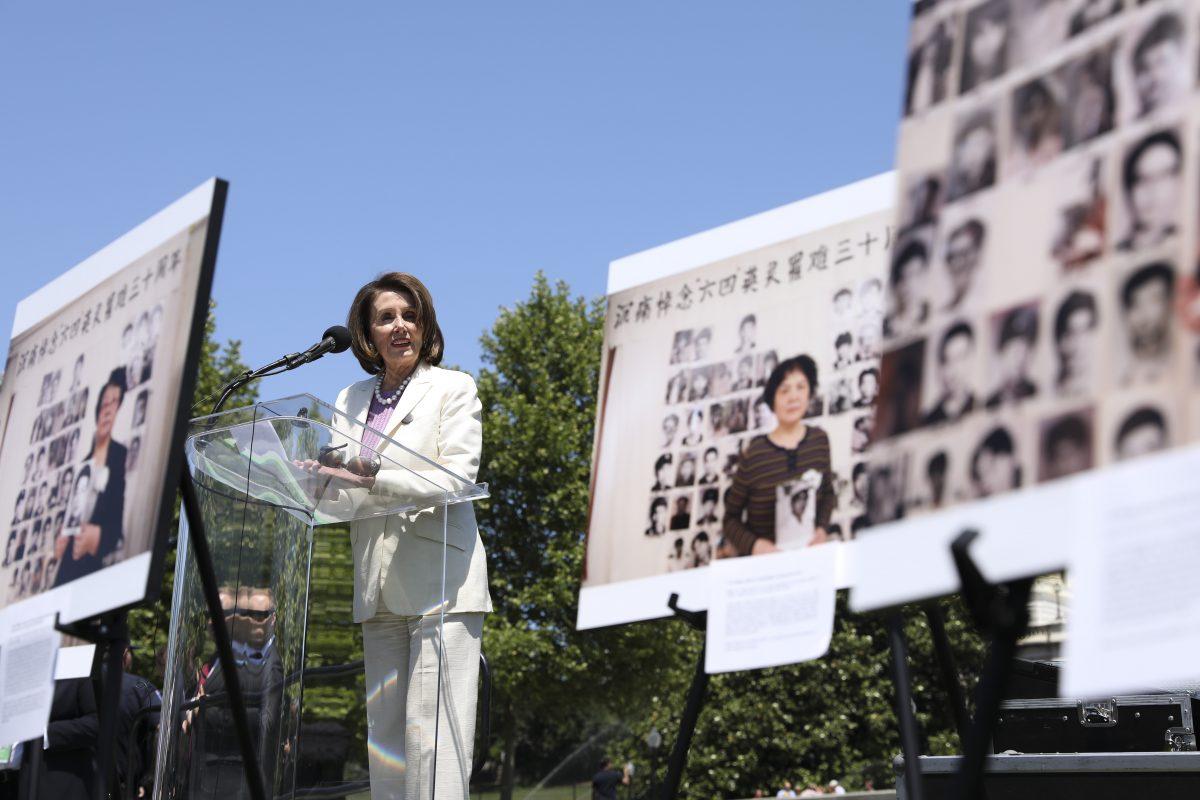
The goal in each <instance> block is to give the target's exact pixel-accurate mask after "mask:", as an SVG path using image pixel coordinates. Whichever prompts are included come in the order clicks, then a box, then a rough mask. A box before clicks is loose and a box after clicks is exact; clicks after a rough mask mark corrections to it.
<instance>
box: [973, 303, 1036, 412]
mask: <svg viewBox="0 0 1200 800" xmlns="http://www.w3.org/2000/svg"><path fill="white" fill-rule="evenodd" d="M993 328H994V338H993V344H994V346H993V350H992V364H993V368H992V369H991V370H990V372H991V373H992V374H993V376H994V381H993V388H992V391H991V393H990V394H989V395H988V398H987V403H986V405H987V408H988V409H995V408H999V407H1000V406H1002V405H1005V404H1008V403H1017V402H1020V401H1022V400H1028V399H1030V398H1032V397H1034V396H1035V395H1036V394H1037V393H1038V385H1037V382H1036V381H1035V380H1034V379H1033V375H1032V368H1033V357H1034V351H1035V349H1036V348H1037V341H1038V304H1037V303H1026V304H1025V305H1020V306H1017V307H1015V308H1010V309H1008V310H1007V311H1003V312H1000V314H998V315H997V316H996V317H995V319H994V320H993Z"/></svg>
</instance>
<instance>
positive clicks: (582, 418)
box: [477, 274, 682, 800]
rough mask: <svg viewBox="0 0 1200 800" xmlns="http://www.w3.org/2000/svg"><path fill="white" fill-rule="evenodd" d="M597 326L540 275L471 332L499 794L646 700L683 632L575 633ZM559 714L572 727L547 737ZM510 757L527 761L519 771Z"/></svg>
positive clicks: (587, 305)
mask: <svg viewBox="0 0 1200 800" xmlns="http://www.w3.org/2000/svg"><path fill="white" fill-rule="evenodd" d="M603 325H604V312H603V306H602V304H601V303H599V302H587V301H585V300H584V299H582V298H579V297H574V298H573V297H571V295H570V292H569V290H568V288H567V286H566V285H565V284H563V283H558V284H557V285H554V286H551V285H550V283H549V282H548V281H547V280H546V278H545V277H544V276H543V275H541V274H539V275H538V276H537V278H536V279H535V281H534V285H533V288H532V291H531V292H530V295H529V297H528V298H527V299H526V300H524V301H523V302H521V303H518V304H517V305H516V306H514V307H513V308H504V309H501V311H500V314H499V316H498V318H497V319H496V322H495V324H494V325H493V326H492V329H491V331H490V332H488V333H486V334H485V335H484V336H483V337H482V340H481V343H482V349H483V361H484V365H485V366H484V368H483V369H482V370H481V372H480V374H479V381H478V383H479V394H480V397H481V399H482V402H483V421H484V449H483V462H482V464H481V467H480V480H483V481H486V482H487V483H488V485H489V488H490V490H491V497H490V499H488V500H486V501H483V502H481V503H480V504H479V505H478V507H477V511H478V513H479V522H480V527H481V529H482V532H483V540H484V544H485V546H486V547H487V551H488V569H489V575H490V579H491V591H492V600H493V603H494V604H495V613H493V614H491V615H490V616H489V618H488V620H487V624H486V625H485V626H484V642H483V646H484V652H485V654H486V655H487V657H488V659H489V661H490V663H491V665H492V670H493V673H494V676H495V678H494V686H495V695H494V698H493V715H494V717H493V718H494V720H495V722H494V728H495V731H496V733H497V738H498V740H499V742H500V745H501V750H502V754H503V757H502V761H503V764H504V769H503V777H504V791H503V794H502V796H503V797H504V798H505V800H507V799H508V798H509V797H511V792H512V786H513V782H514V780H515V778H516V777H517V773H518V772H520V774H521V777H522V778H523V779H536V778H538V777H541V775H544V774H545V771H547V770H548V769H550V768H552V766H553V762H554V761H557V760H558V758H560V757H561V755H565V752H560V751H562V750H568V751H569V750H570V749H572V748H574V747H575V746H576V745H578V744H579V743H580V742H581V741H583V740H584V739H586V738H587V736H588V734H587V733H586V730H585V729H586V728H587V726H595V725H597V724H599V725H600V726H603V725H606V724H609V723H610V721H619V720H620V719H622V718H625V717H628V716H629V715H630V714H632V713H635V710H636V709H637V708H638V707H639V705H641V704H642V703H643V702H646V701H648V700H649V698H650V697H651V696H652V693H653V691H654V690H655V688H656V687H657V686H658V685H659V684H660V682H661V681H662V680H663V679H664V670H665V669H666V668H668V667H670V666H671V664H672V661H673V653H674V651H675V650H676V649H677V648H678V646H679V644H680V636H681V635H682V632H681V631H680V630H678V629H677V628H676V627H675V626H669V625H664V624H647V625H637V626H629V627H623V628H614V629H606V630H600V631H590V632H582V633H581V632H577V631H576V630H575V615H576V604H577V598H578V593H579V579H580V575H581V574H582V569H583V542H584V530H585V528H586V526H587V512H588V478H589V474H590V470H591V451H592V431H593V423H594V421H595V416H596V408H595V403H596V399H595V398H596V386H597V383H598V369H599V365H600V348H601V346H602V340H603ZM664 602H665V598H664ZM548 720H555V722H554V723H548V722H547V721H548ZM560 720H563V721H565V720H577V721H578V722H579V727H574V726H568V727H572V730H570V731H564V730H561V728H559V729H558V730H556V731H555V734H557V735H556V736H550V735H547V734H548V732H549V731H550V730H551V729H552V728H554V726H555V725H558V723H559V721H560ZM523 745H528V746H527V747H523ZM518 753H521V754H522V756H523V757H524V758H529V759H533V761H532V762H531V763H529V764H528V765H527V767H528V768H524V767H522V766H521V764H520V763H519V762H518V759H517V755H518Z"/></svg>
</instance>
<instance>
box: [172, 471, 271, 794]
mask: <svg viewBox="0 0 1200 800" xmlns="http://www.w3.org/2000/svg"><path fill="white" fill-rule="evenodd" d="M179 488H180V490H181V491H182V493H183V511H184V514H185V515H186V516H187V523H188V536H189V539H190V540H191V543H192V548H193V552H194V553H195V556H196V569H197V571H198V572H199V573H200V584H201V586H202V588H203V590H204V601H205V603H206V604H207V605H208V618H209V622H210V623H211V624H212V631H213V638H214V639H215V640H216V644H217V658H218V659H219V660H220V663H221V670H222V671H223V672H224V673H225V691H226V694H228V696H229V710H230V712H231V714H232V715H233V723H234V727H235V729H236V731H237V738H238V746H239V748H240V749H241V754H242V768H243V770H244V772H245V774H246V785H247V787H248V788H249V790H250V800H265V799H266V793H265V792H264V790H263V775H262V770H261V769H259V766H258V756H257V755H256V754H255V752H254V740H253V739H252V738H251V736H250V724H249V722H248V718H247V716H246V701H245V698H244V697H243V696H242V684H241V681H240V680H239V679H238V673H237V665H236V664H235V663H234V660H233V646H232V644H231V643H230V639H229V628H227V627H226V625H225V610H224V609H223V608H221V597H220V593H219V591H218V588H219V587H218V586H217V574H216V570H215V569H214V568H213V560H212V552H211V551H210V550H209V548H208V536H207V534H206V533H205V528H204V520H203V518H202V517H201V516H200V502H199V500H198V499H197V498H196V485H195V483H193V481H192V476H191V474H190V473H188V471H187V470H186V469H185V470H183V473H182V477H181V479H180V486H179Z"/></svg>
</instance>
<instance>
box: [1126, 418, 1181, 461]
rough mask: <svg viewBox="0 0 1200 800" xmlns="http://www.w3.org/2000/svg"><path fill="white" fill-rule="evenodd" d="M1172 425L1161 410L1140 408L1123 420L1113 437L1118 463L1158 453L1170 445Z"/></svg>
mask: <svg viewBox="0 0 1200 800" xmlns="http://www.w3.org/2000/svg"><path fill="white" fill-rule="evenodd" d="M1170 441H1171V436H1170V425H1169V423H1168V422H1167V417H1166V415H1165V414H1164V413H1163V412H1162V410H1161V409H1159V408H1155V407H1154V406H1151V405H1144V406H1139V407H1137V408H1135V409H1133V410H1132V411H1130V412H1129V413H1128V414H1126V415H1125V417H1124V418H1123V419H1122V420H1121V423H1120V424H1119V425H1118V426H1117V431H1116V434H1115V435H1114V437H1113V448H1114V452H1115V453H1116V456H1117V460H1118V461H1126V460H1128V459H1131V458H1137V457H1139V456H1145V455H1149V454H1151V453H1157V452H1159V451H1161V450H1165V449H1166V448H1167V446H1168V445H1169V444H1170Z"/></svg>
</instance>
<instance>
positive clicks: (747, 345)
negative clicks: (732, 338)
mask: <svg viewBox="0 0 1200 800" xmlns="http://www.w3.org/2000/svg"><path fill="white" fill-rule="evenodd" d="M737 343H738V346H737V350H736V352H738V353H748V352H750V351H751V350H753V349H754V346H755V345H756V344H757V343H758V317H756V316H755V315H753V314H747V315H746V316H744V317H742V319H741V320H740V321H739V322H738V329H737Z"/></svg>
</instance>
